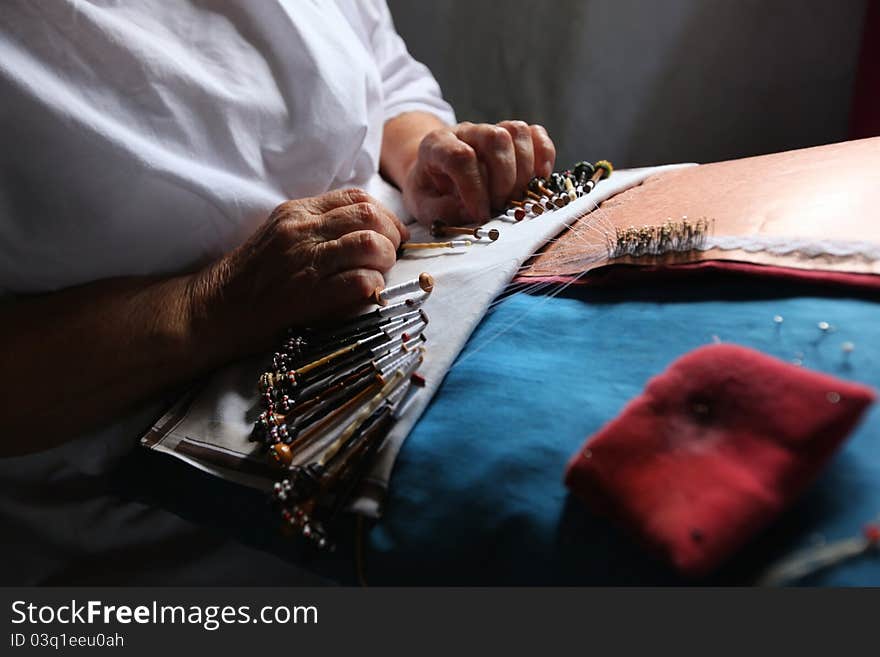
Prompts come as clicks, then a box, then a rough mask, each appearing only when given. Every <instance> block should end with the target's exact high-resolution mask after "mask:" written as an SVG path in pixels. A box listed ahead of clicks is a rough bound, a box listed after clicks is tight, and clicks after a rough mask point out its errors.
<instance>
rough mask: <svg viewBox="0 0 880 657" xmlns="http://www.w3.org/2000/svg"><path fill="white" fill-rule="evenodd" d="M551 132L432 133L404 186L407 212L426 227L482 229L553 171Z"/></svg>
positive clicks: (471, 127)
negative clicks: (434, 223)
mask: <svg viewBox="0 0 880 657" xmlns="http://www.w3.org/2000/svg"><path fill="white" fill-rule="evenodd" d="M555 160H556V148H555V146H554V145H553V142H552V141H551V139H550V137H549V136H548V134H547V131H546V130H545V129H544V128H543V127H542V126H539V125H528V124H526V123H524V122H522V121H502V122H501V123H498V124H496V125H491V124H487V123H480V124H474V123H459V124H458V125H456V126H454V127H452V128H441V129H439V130H434V131H433V132H430V133H428V134H427V135H426V136H425V137H424V139H422V141H421V143H420V145H419V151H418V157H417V158H416V161H415V163H414V164H413V165H412V167H411V168H410V170H409V173H408V174H407V177H406V180H405V182H404V185H403V200H404V203H405V204H406V207H407V210H409V212H411V213H412V215H413V216H414V217H416V218H417V219H418V220H419V221H420V222H422V223H425V224H430V223H431V222H432V221H434V220H435V219H443V220H444V221H448V222H458V223H476V222H481V221H485V220H486V219H489V218H490V217H491V216H493V210H495V211H500V210H502V209H503V208H504V207H505V206H506V205H507V202H508V201H509V200H510V199H511V198H521V197H522V196H523V195H524V194H525V190H526V186H527V185H528V182H529V180H531V179H532V177H534V176H544V177H547V176H549V175H550V173H551V172H552V171H553V165H554V162H555Z"/></svg>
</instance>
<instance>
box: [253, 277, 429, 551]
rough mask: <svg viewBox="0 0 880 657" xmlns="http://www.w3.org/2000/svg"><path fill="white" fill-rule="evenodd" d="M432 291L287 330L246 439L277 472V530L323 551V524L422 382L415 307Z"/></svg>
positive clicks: (420, 323)
mask: <svg viewBox="0 0 880 657" xmlns="http://www.w3.org/2000/svg"><path fill="white" fill-rule="evenodd" d="M432 289H433V279H432V278H431V277H430V276H429V275H428V274H422V275H421V276H420V277H419V278H418V279H416V280H415V281H409V282H406V283H403V284H401V285H398V286H395V287H393V288H386V289H384V290H377V291H376V294H375V296H374V300H375V301H376V302H377V303H378V304H381V305H380V307H379V308H376V309H375V310H373V311H371V312H368V313H366V314H364V315H361V316H359V317H357V318H355V319H352V320H350V321H348V322H344V323H342V324H338V325H334V326H331V327H319V328H306V329H302V330H297V331H291V332H289V334H288V335H287V336H286V338H285V339H284V341H283V342H282V344H281V345H280V346H279V348H278V351H276V352H275V354H274V355H273V357H272V369H271V370H269V371H266V372H264V373H263V374H262V375H261V376H260V378H259V381H258V388H259V391H260V399H261V402H262V403H261V406H262V409H261V413H260V414H259V416H258V417H257V419H256V420H255V422H254V427H253V431H252V433H251V440H252V441H254V442H256V443H258V444H259V445H260V448H261V450H262V451H263V452H264V453H265V454H266V457H267V459H268V460H269V462H270V463H271V464H272V465H273V466H274V467H275V468H277V469H279V470H280V471H282V472H283V473H284V476H283V478H282V479H281V480H280V481H278V482H277V483H276V484H275V485H274V487H273V489H272V499H273V501H274V503H275V504H276V506H277V507H278V509H279V512H280V514H281V518H282V521H283V523H284V526H285V527H286V528H287V529H288V530H293V531H295V532H296V533H298V534H299V535H300V536H302V537H303V538H306V539H308V540H309V541H310V542H311V543H313V544H314V545H316V546H317V547H319V548H325V547H328V546H329V545H330V542H329V538H328V536H327V531H326V526H327V524H328V522H329V521H330V520H331V519H332V518H333V517H334V516H335V515H336V513H338V512H339V511H340V510H341V509H343V508H345V506H346V504H347V502H348V501H349V500H350V498H351V496H352V494H353V493H354V491H355V490H356V488H357V486H358V484H359V482H360V481H361V479H362V478H363V475H364V474H365V473H366V472H367V471H368V470H369V467H370V466H371V464H372V463H373V461H374V457H375V455H376V453H377V451H378V449H379V447H381V445H382V443H383V441H384V438H385V436H386V435H387V433H388V431H389V429H390V428H391V426H392V425H393V424H394V421H395V420H396V419H397V418H399V417H401V416H402V415H403V413H405V412H406V410H407V409H408V408H409V405H410V403H411V402H412V400H413V396H414V394H415V391H416V389H417V388H418V387H421V386H422V385H424V379H423V378H422V377H421V375H419V374H418V373H417V370H418V367H419V365H420V364H421V363H422V361H423V359H424V353H425V347H424V344H425V341H426V338H425V336H424V329H425V327H426V326H427V325H428V317H427V315H426V314H425V312H424V310H422V308H421V306H422V304H423V303H424V302H425V300H426V299H427V297H428V295H429V294H430V292H431V290H432ZM413 293H415V294H413ZM404 295H410V296H408V297H407V298H404V299H402V300H400V301H398V302H396V303H391V304H389V301H391V300H392V299H394V298H395V297H400V296H404Z"/></svg>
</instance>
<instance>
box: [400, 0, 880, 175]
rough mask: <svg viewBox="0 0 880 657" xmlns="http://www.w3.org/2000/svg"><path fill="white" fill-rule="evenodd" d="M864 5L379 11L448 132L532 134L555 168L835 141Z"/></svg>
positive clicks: (691, 2) (417, 4) (716, 2)
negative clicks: (445, 113)
mask: <svg viewBox="0 0 880 657" xmlns="http://www.w3.org/2000/svg"><path fill="white" fill-rule="evenodd" d="M865 4H866V3H865V0H839V1H829V0H799V1H798V0H660V1H657V2H652V1H649V0H581V1H578V0H555V1H546V0H543V1H542V0H506V1H498V0H496V1H495V2H492V1H491V0H389V5H390V7H391V11H392V13H393V15H394V18H395V22H396V25H397V28H398V30H399V32H400V33H401V34H402V35H403V37H404V39H405V40H406V41H407V44H408V46H409V49H410V51H411V52H412V53H413V54H414V55H415V56H416V57H417V58H418V59H420V60H422V61H423V62H425V63H426V64H427V65H428V66H429V67H430V68H431V70H432V71H433V72H434V74H435V75H436V77H437V79H438V80H439V81H440V84H441V86H442V87H443V91H444V93H445V95H446V97H447V98H448V99H449V100H450V101H451V102H452V103H453V105H454V106H455V108H456V110H457V112H458V115H459V118H460V119H461V120H464V119H468V120H473V121H483V120H486V121H488V120H500V119H501V118H508V117H517V118H525V119H526V120H529V121H531V122H540V123H543V124H544V125H546V126H547V127H548V129H549V130H550V131H551V134H552V135H553V136H554V138H555V140H556V142H557V146H558V148H559V151H560V153H559V154H560V162H561V163H564V164H566V165H567V164H569V163H570V162H572V161H574V160H576V159H581V158H587V159H599V158H603V157H604V158H608V159H610V160H612V161H613V162H614V163H615V164H616V165H617V166H639V165H648V164H660V163H665V162H677V161H686V160H695V161H702V162H708V161H713V160H719V159H725V158H730V157H739V156H744V155H752V154H758V153H766V152H772V151H778V150H785V149H788V148H796V147H801V146H808V145H815V144H820V143H827V142H832V141H838V140H842V139H845V138H846V136H847V129H848V121H849V108H850V96H851V89H852V81H853V77H854V70H855V63H856V60H857V57H858V51H859V45H860V39H861V29H862V20H863V16H864V12H865Z"/></svg>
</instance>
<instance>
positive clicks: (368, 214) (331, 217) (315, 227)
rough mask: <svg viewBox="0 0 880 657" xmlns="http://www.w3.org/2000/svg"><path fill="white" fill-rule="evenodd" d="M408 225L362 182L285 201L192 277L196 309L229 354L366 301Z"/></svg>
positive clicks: (406, 233) (406, 235)
mask: <svg viewBox="0 0 880 657" xmlns="http://www.w3.org/2000/svg"><path fill="white" fill-rule="evenodd" d="M408 238H409V231H408V230H407V229H406V227H405V226H403V224H401V222H400V220H399V219H398V218H397V217H395V216H394V215H393V214H392V213H391V212H390V211H389V210H387V209H385V208H384V207H383V206H382V205H381V204H380V203H379V202H378V201H376V200H375V199H374V198H372V197H371V196H370V195H369V194H367V193H366V192H363V191H361V190H358V189H350V190H344V191H337V192H330V193H328V194H323V195H321V196H316V197H313V198H306V199H301V200H296V201H287V202H285V203H282V204H281V205H279V206H278V207H277V208H275V210H274V212H272V215H271V216H270V217H269V219H268V220H267V221H266V223H265V224H263V226H262V227H261V228H260V229H259V230H257V232H256V233H255V234H254V235H253V236H252V237H251V238H250V239H249V240H248V241H247V242H245V243H244V244H243V245H242V246H240V247H239V248H237V249H235V250H234V251H232V252H231V253H229V254H228V255H226V256H224V257H223V258H221V259H220V260H219V261H217V262H216V263H214V264H213V265H211V266H209V267H208V268H206V269H205V270H204V271H202V272H199V273H198V274H196V275H195V276H194V279H193V280H194V284H193V285H192V292H191V297H192V302H191V305H192V306H193V308H194V312H195V315H196V316H197V317H198V318H200V320H201V321H202V322H204V324H205V326H207V327H208V328H209V329H212V330H211V331H210V332H212V333H213V334H214V335H216V336H217V338H218V344H216V345H211V347H216V348H219V349H222V350H223V351H224V352H225V353H226V354H234V353H247V352H249V351H253V350H254V348H255V346H257V345H267V344H269V341H270V340H272V339H274V338H277V335H278V332H279V331H280V330H282V329H284V328H285V327H287V326H292V325H305V324H310V323H313V322H316V321H320V320H323V319H329V318H331V317H334V316H340V315H344V314H346V313H348V312H351V311H353V310H356V309H357V308H358V307H359V306H361V305H363V304H364V303H365V302H366V301H367V299H368V298H369V297H370V295H371V294H372V293H373V291H374V290H375V289H376V288H377V287H384V277H383V274H384V273H385V272H387V271H388V270H389V269H391V267H392V265H394V263H395V261H396V259H397V248H398V247H399V246H400V242H401V240H406V239H408Z"/></svg>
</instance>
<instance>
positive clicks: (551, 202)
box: [504, 160, 614, 221]
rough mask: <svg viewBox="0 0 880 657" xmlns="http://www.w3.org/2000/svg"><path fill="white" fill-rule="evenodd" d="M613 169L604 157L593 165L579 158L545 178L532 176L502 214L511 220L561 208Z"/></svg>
mask: <svg viewBox="0 0 880 657" xmlns="http://www.w3.org/2000/svg"><path fill="white" fill-rule="evenodd" d="M613 171H614V167H613V166H612V165H611V162H609V161H607V160H599V161H598V162H596V164H591V163H589V162H586V161H581V162H578V163H577V164H575V165H574V166H573V167H572V168H571V169H566V170H565V171H561V172H553V173H551V174H550V177H549V178H541V177H535V178H532V180H531V181H530V182H529V186H528V191H527V192H526V196H525V198H523V199H521V200H513V201H511V202H510V207H508V208H507V209H506V210H505V211H504V216H505V217H507V218H509V219H511V220H513V221H522V220H523V219H525V218H526V217H537V216H539V215H541V214H544V213H545V212H552V211H553V210H557V209H559V208H562V207H565V206H566V205H568V204H569V203H571V202H572V201H574V200H576V199H578V198H580V197H581V196H584V195H585V194H589V193H590V192H591V191H593V189H594V188H595V187H596V184H597V183H598V182H599V181H600V180H602V179H603V178H607V177H608V176H610V175H611V173H612V172H613Z"/></svg>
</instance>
